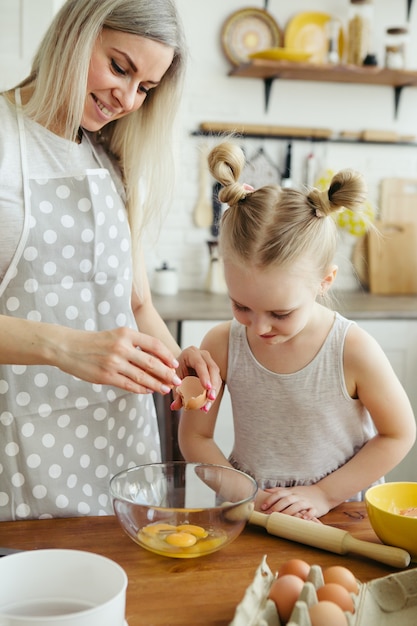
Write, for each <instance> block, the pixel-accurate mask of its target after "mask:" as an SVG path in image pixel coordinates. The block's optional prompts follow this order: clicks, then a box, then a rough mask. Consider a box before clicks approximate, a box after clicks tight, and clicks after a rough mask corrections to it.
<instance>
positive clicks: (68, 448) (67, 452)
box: [62, 443, 74, 459]
mask: <svg viewBox="0 0 417 626" xmlns="http://www.w3.org/2000/svg"><path fill="white" fill-rule="evenodd" d="M62 453H63V455H64V457H65V458H66V459H72V457H73V456H74V446H72V445H71V444H70V443H67V444H66V445H65V446H64V448H63V450H62Z"/></svg>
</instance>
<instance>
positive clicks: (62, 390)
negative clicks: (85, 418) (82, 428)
mask: <svg viewBox="0 0 417 626" xmlns="http://www.w3.org/2000/svg"><path fill="white" fill-rule="evenodd" d="M68 394H69V389H68V387H67V386H66V385H59V386H58V387H57V388H56V389H55V397H56V398H58V399H59V400H63V399H64V398H67V397H68ZM66 417H68V415H67V416H66ZM68 419H69V418H68Z"/></svg>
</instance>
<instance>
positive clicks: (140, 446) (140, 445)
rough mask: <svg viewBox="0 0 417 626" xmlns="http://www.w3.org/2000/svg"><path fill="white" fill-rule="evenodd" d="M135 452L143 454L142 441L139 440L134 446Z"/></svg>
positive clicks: (143, 445) (143, 446)
mask: <svg viewBox="0 0 417 626" xmlns="http://www.w3.org/2000/svg"><path fill="white" fill-rule="evenodd" d="M136 452H137V454H139V455H140V456H143V455H144V454H145V444H144V443H143V441H140V442H139V443H138V444H137V446H136Z"/></svg>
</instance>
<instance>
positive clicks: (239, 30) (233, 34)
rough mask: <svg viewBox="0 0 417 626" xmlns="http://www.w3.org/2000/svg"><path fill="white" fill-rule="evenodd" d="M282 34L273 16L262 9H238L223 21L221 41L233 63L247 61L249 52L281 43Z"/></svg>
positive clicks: (237, 63)
mask: <svg viewBox="0 0 417 626" xmlns="http://www.w3.org/2000/svg"><path fill="white" fill-rule="evenodd" d="M282 39H283V36H282V32H281V29H280V27H279V26H278V24H277V22H276V21H275V20H274V18H273V17H272V16H271V15H270V13H268V12H267V11H265V10H264V9H251V8H250V9H240V10H239V11H235V12H234V13H232V14H231V15H230V16H229V17H228V18H227V19H226V21H225V22H224V24H223V27H222V31H221V42H222V47H223V51H224V53H225V55H226V56H227V58H228V59H229V61H230V62H231V63H233V65H240V64H241V63H246V62H247V61H248V57H249V54H252V53H254V52H258V51H259V50H265V49H266V48H272V47H276V46H279V45H281V44H282V43H283V42H282Z"/></svg>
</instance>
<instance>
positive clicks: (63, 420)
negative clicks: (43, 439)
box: [57, 396, 71, 428]
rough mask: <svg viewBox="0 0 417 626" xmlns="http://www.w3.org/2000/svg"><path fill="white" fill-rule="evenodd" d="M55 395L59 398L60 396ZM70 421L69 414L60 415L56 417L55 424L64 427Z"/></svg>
mask: <svg viewBox="0 0 417 626" xmlns="http://www.w3.org/2000/svg"><path fill="white" fill-rule="evenodd" d="M57 397H58V398H59V397H60V396H57ZM70 421H71V420H70V416H69V415H60V416H59V417H58V420H57V424H58V426H59V427H60V428H66V427H67V426H68V424H69V423H70Z"/></svg>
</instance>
